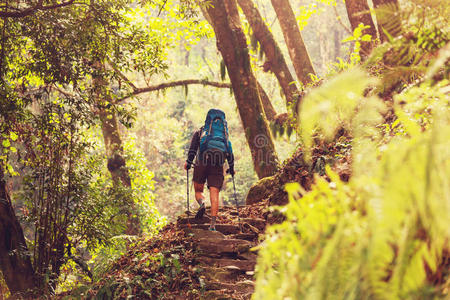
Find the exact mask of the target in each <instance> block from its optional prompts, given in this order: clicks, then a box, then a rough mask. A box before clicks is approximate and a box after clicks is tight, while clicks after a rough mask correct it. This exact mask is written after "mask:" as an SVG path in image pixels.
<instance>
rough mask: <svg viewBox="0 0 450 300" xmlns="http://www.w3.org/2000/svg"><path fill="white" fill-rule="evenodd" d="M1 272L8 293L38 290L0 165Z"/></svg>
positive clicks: (27, 295) (24, 293)
mask: <svg viewBox="0 0 450 300" xmlns="http://www.w3.org/2000/svg"><path fill="white" fill-rule="evenodd" d="M0 269H1V271H2V273H3V277H4V279H5V282H6V284H7V285H8V288H9V291H10V292H11V294H12V295H13V297H14V295H16V294H18V293H20V294H21V296H25V297H29V296H31V295H32V292H33V290H34V289H36V288H37V282H36V278H35V277H34V270H33V266H32V265H31V259H30V255H29V252H28V248H27V244H26V242H25V237H24V235H23V231H22V227H21V226H20V223H19V220H18V219H17V217H16V215H15V213H14V210H13V207H12V204H11V199H10V198H9V193H8V190H7V188H6V182H5V178H4V171H3V167H2V165H1V163H0Z"/></svg>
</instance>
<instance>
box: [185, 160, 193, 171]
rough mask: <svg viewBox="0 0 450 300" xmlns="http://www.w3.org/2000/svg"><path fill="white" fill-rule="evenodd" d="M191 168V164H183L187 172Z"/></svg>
mask: <svg viewBox="0 0 450 300" xmlns="http://www.w3.org/2000/svg"><path fill="white" fill-rule="evenodd" d="M190 168H191V164H188V162H185V163H184V169H185V170H189V169H190Z"/></svg>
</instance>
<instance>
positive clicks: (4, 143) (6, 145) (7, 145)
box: [2, 139, 11, 148]
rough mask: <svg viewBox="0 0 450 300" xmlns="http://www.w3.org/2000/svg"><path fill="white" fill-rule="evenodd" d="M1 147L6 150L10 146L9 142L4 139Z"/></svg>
mask: <svg viewBox="0 0 450 300" xmlns="http://www.w3.org/2000/svg"><path fill="white" fill-rule="evenodd" d="M2 145H3V147H5V148H8V147H9V146H11V142H10V141H9V140H8V139H6V140H3V142H2Z"/></svg>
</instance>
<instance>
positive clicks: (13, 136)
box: [9, 131, 19, 142]
mask: <svg viewBox="0 0 450 300" xmlns="http://www.w3.org/2000/svg"><path fill="white" fill-rule="evenodd" d="M18 137H19V136H18V135H17V134H16V133H15V132H14V131H11V132H10V133H9V138H10V139H11V140H12V141H13V142H14V141H16V140H17V138H18Z"/></svg>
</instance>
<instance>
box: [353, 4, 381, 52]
mask: <svg viewBox="0 0 450 300" xmlns="http://www.w3.org/2000/svg"><path fill="white" fill-rule="evenodd" d="M345 7H346V8H347V15H348V19H349V21H350V25H351V27H352V31H355V29H356V28H358V26H359V24H363V25H365V26H368V28H366V29H364V31H363V34H370V35H371V36H372V41H362V42H361V50H362V52H363V55H362V56H361V57H362V58H365V57H367V56H368V55H369V54H370V51H372V48H373V46H374V43H373V41H374V40H375V38H376V37H377V31H376V29H375V25H374V23H373V20H372V16H371V15H370V8H369V5H368V4H367V0H346V1H345Z"/></svg>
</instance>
